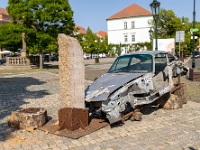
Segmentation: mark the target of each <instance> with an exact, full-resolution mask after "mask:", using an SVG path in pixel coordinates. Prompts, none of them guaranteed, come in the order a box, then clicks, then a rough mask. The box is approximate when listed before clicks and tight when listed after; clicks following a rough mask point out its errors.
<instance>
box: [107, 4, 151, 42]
mask: <svg viewBox="0 0 200 150" xmlns="http://www.w3.org/2000/svg"><path fill="white" fill-rule="evenodd" d="M152 20H153V16H152V13H151V12H149V11H148V10H146V9H144V8H142V7H140V6H138V5H137V4H132V5H130V6H128V7H126V8H125V9H123V10H121V11H119V12H118V13H116V14H114V15H112V16H110V17H109V18H107V19H106V21H107V30H108V43H111V44H127V45H132V44H137V43H143V42H150V36H149V30H150V27H151V26H152Z"/></svg>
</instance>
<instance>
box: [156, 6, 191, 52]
mask: <svg viewBox="0 0 200 150" xmlns="http://www.w3.org/2000/svg"><path fill="white" fill-rule="evenodd" d="M153 28H155V23H154V24H153ZM190 28H192V24H191V23H189V19H188V18H185V17H184V23H183V22H182V18H179V17H177V16H176V15H175V14H174V12H173V11H172V10H165V9H161V11H160V13H159V19H158V38H160V39H166V38H176V37H175V36H176V31H185V41H184V42H183V43H181V47H182V48H183V49H184V52H185V53H187V54H189V53H190V52H191V44H192V43H191V39H190V37H191V33H190V32H188V31H189V29H190ZM153 37H154V38H155V31H154V34H153ZM175 50H176V52H178V50H179V43H176V45H175Z"/></svg>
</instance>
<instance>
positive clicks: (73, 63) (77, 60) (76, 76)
mask: <svg viewBox="0 0 200 150" xmlns="http://www.w3.org/2000/svg"><path fill="white" fill-rule="evenodd" d="M58 44H59V69H60V70H59V75H60V102H61V107H62V108H65V107H70V108H85V102H84V89H85V87H84V75H85V68H84V63H83V50H82V48H81V47H80V44H79V42H78V40H77V39H75V38H72V37H69V36H66V35H65V34H59V35H58Z"/></svg>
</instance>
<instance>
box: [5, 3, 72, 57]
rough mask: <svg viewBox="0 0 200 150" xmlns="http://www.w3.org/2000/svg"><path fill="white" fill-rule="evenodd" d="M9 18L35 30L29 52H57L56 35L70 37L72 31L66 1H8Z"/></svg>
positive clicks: (70, 13) (70, 10)
mask: <svg viewBox="0 0 200 150" xmlns="http://www.w3.org/2000/svg"><path fill="white" fill-rule="evenodd" d="M8 4H9V6H8V7H7V10H8V13H9V16H10V17H11V18H12V19H13V21H14V22H21V23H22V25H23V26H24V27H26V28H29V29H34V30H35V32H36V33H35V37H36V39H35V40H32V41H31V42H32V43H31V44H29V45H31V47H30V48H29V49H30V51H33V52H35V53H36V52H39V51H41V50H45V51H53V52H55V51H57V35H58V33H64V34H67V35H72V33H73V31H74V21H73V11H72V9H71V7H70V5H69V3H68V0H9V1H8Z"/></svg>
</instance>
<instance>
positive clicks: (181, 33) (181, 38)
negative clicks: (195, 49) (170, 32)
mask: <svg viewBox="0 0 200 150" xmlns="http://www.w3.org/2000/svg"><path fill="white" fill-rule="evenodd" d="M184 41H185V32H184V31H176V42H184Z"/></svg>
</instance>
